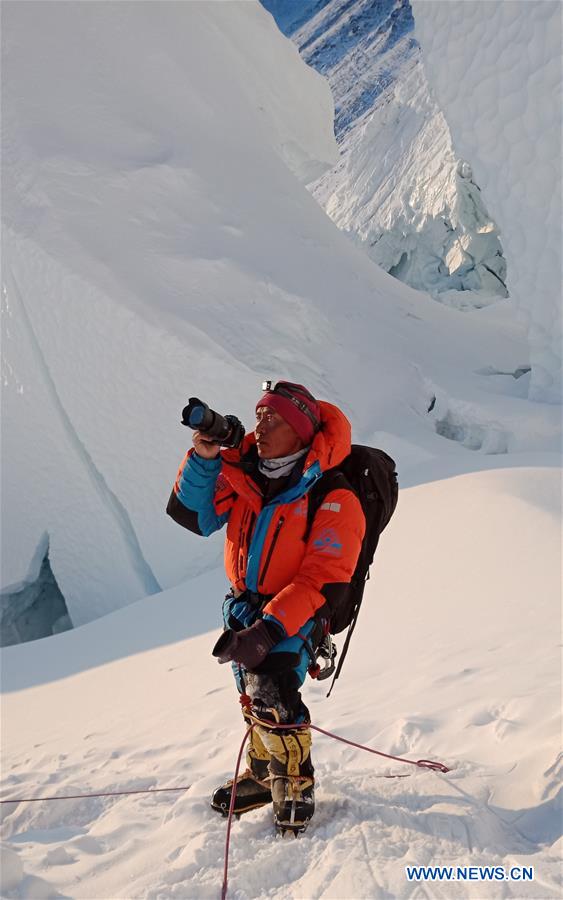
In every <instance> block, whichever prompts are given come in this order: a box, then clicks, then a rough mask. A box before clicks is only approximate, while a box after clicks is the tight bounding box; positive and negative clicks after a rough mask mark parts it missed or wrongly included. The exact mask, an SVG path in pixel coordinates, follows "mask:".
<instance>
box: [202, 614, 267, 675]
mask: <svg viewBox="0 0 563 900" xmlns="http://www.w3.org/2000/svg"><path fill="white" fill-rule="evenodd" d="M284 637H285V634H284V631H283V628H282V626H281V625H276V624H275V622H270V621H268V622H265V621H264V619H258V621H257V622H255V623H254V625H251V626H250V628H243V630H242V631H233V630H232V628H227V629H226V630H225V631H224V632H223V634H222V635H221V637H220V638H219V640H218V641H217V643H216V644H215V646H214V648H213V650H212V653H213V656H216V657H217V658H218V659H219V662H222V663H226V662H238V663H241V665H243V666H244V668H245V669H255V668H256V666H259V665H260V663H261V662H263V660H264V659H265V658H266V656H267V655H268V653H269V652H270V650H271V649H272V647H273V646H274V645H275V644H278V643H279V642H280V641H281V640H283V638H284Z"/></svg>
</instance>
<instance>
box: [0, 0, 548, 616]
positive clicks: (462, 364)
mask: <svg viewBox="0 0 563 900" xmlns="http://www.w3.org/2000/svg"><path fill="white" fill-rule="evenodd" d="M3 35H4V78H3V117H2V125H3V146H4V153H3V166H4V197H3V206H2V214H3V226H4V229H3V234H4V245H3V262H4V284H3V315H2V320H3V328H4V336H3V385H2V387H3V430H2V441H3V465H2V471H1V477H2V490H3V519H4V523H6V524H5V527H4V529H3V534H2V541H3V547H2V587H3V588H5V589H6V590H7V592H8V595H9V596H11V595H12V594H13V593H14V591H15V590H16V589H18V588H21V587H22V586H24V585H25V584H26V583H29V582H33V580H34V579H35V578H36V577H37V576H38V573H39V570H40V565H41V558H42V557H41V551H42V550H43V549H44V548H45V547H46V546H47V545H48V547H49V562H50V565H51V568H52V571H53V575H54V577H55V578H56V581H57V583H58V585H59V587H60V589H61V591H62V594H63V595H64V597H65V600H66V603H67V607H68V610H69V614H70V617H71V619H72V621H73V623H74V624H75V625H80V624H82V623H84V622H87V621H91V620H92V619H94V618H96V617H97V616H99V615H102V614H105V613H107V612H108V611H109V610H112V609H116V608H119V607H120V606H123V605H126V604H127V603H129V602H132V601H133V600H136V599H140V598H141V597H144V596H146V595H147V594H154V593H158V591H159V589H160V588H164V589H166V588H169V587H172V586H174V585H177V584H178V583H179V582H181V581H182V580H184V579H185V578H186V577H187V576H188V575H189V576H191V577H195V576H197V575H198V574H200V573H201V572H203V571H205V570H206V569H207V568H208V567H209V566H216V565H217V564H218V562H219V559H220V556H221V540H220V538H217V539H216V540H211V541H210V542H209V543H207V544H205V546H202V545H201V544H198V545H197V546H196V545H193V546H192V545H190V548H189V549H187V547H186V542H185V536H184V535H183V533H182V532H181V530H180V529H179V528H178V527H177V526H175V525H174V524H173V523H172V522H171V521H170V520H168V519H167V518H166V516H165V515H164V508H165V505H166V501H167V497H168V493H169V490H170V487H171V484H172V481H173V479H174V476H175V472H176V467H177V465H178V462H179V460H180V459H181V458H182V456H183V454H184V452H185V447H186V445H187V444H188V443H189V435H188V434H187V432H186V431H185V429H183V428H182V427H181V426H180V425H179V424H178V422H179V418H180V410H181V409H182V407H183V406H184V404H185V402H186V400H187V398H188V397H189V396H190V395H198V396H200V397H202V398H203V399H204V400H206V401H207V402H209V403H210V405H211V406H213V407H214V408H217V409H219V410H222V411H223V412H232V413H235V414H237V415H239V416H240V417H241V418H242V419H243V421H245V422H246V423H247V425H250V427H252V412H253V408H254V403H255V401H256V396H257V391H258V389H259V385H260V383H261V381H262V379H263V378H265V377H273V378H276V377H291V378H293V379H297V380H299V381H303V382H304V383H307V384H308V385H309V387H310V389H311V390H313V391H315V392H317V393H318V394H319V396H320V397H324V398H326V399H332V400H334V401H336V402H337V403H342V404H343V406H344V407H345V409H346V411H347V412H348V413H349V415H350V417H351V419H352V422H353V424H354V428H355V434H356V435H357V437H358V439H364V440H375V439H376V438H377V437H379V439H380V440H383V441H386V442H387V443H388V444H389V446H390V447H391V449H392V450H393V452H395V453H396V454H397V457H398V460H399V462H400V463H401V462H402V461H403V459H408V460H409V461H411V460H419V461H420V460H421V459H422V460H426V459H430V460H431V459H432V458H434V457H442V456H445V457H448V458H449V457H452V458H457V457H458V456H459V457H460V459H463V460H464V463H463V464H464V465H468V466H473V465H474V463H473V461H471V460H470V457H471V456H472V454H471V452H469V450H476V451H479V452H484V453H497V452H500V453H505V452H507V451H510V452H514V451H521V450H525V449H555V448H556V447H557V446H558V434H559V429H560V424H559V420H558V417H557V415H556V414H555V413H554V411H553V410H550V409H548V408H546V407H543V406H541V405H540V406H538V407H537V408H535V409H533V410H530V409H529V404H528V403H527V402H526V401H525V400H524V399H523V398H524V394H525V390H526V382H527V380H528V376H527V375H526V374H525V367H526V363H527V358H526V353H527V351H526V346H525V342H524V339H523V333H521V331H520V330H519V327H518V326H517V325H516V324H515V323H514V321H513V320H512V318H511V314H510V309H509V308H508V306H507V305H505V306H503V305H502V304H501V307H498V308H493V309H491V310H482V311H481V312H482V315H480V316H479V318H478V319H473V321H471V322H469V321H463V323H461V322H460V321H459V317H458V316H457V315H456V313H455V312H454V311H451V310H447V309H441V308H435V307H436V304H434V303H432V302H431V301H430V299H429V298H428V297H426V296H424V295H420V294H417V293H416V292H414V291H412V290H410V289H409V288H407V287H406V286H405V285H402V284H399V283H398V282H397V281H396V280H395V279H392V278H389V277H388V276H386V275H385V274H384V273H382V272H381V271H380V270H378V269H377V268H376V267H375V266H374V265H373V264H372V263H371V261H370V260H369V259H367V258H366V257H365V255H364V254H362V253H360V252H359V250H357V249H356V248H355V247H353V246H352V245H351V244H350V242H349V241H348V240H347V239H346V237H345V236H344V235H343V234H342V233H341V232H340V231H339V230H338V229H337V228H336V227H335V225H334V224H333V223H332V222H331V221H330V220H329V219H328V218H327V216H326V215H325V214H324V212H323V211H322V210H321V209H320V208H319V206H318V204H317V203H316V202H315V200H314V199H313V198H312V197H311V196H310V195H309V193H308V191H307V190H306V188H305V186H304V184H303V181H308V180H309V179H310V178H311V177H312V176H313V175H315V174H317V175H318V173H319V171H320V170H321V169H322V168H323V167H326V166H327V165H329V164H331V163H332V162H333V161H334V160H335V158H336V153H337V148H336V144H335V142H334V138H333V134H332V115H333V111H332V99H331V96H330V91H329V89H328V86H327V84H326V82H325V81H324V80H323V79H322V78H321V77H320V76H319V75H317V74H316V73H315V72H313V71H312V70H311V69H310V68H308V67H307V66H305V65H304V63H303V62H302V61H301V60H300V58H299V55H298V53H297V50H296V48H295V47H293V46H292V44H291V43H290V42H289V41H287V40H286V39H285V38H283V37H282V36H281V35H280V33H279V31H278V30H277V29H276V27H275V25H274V23H273V21H272V19H271V17H270V16H269V15H268V14H267V13H266V12H265V11H264V10H263V9H262V8H261V7H260V6H259V4H257V3H256V4H255V3H247V2H242V3H238V2H234V3H228V4H213V3H209V4H164V5H161V4H159V5H158V7H157V6H156V5H154V4H67V3H56V4H43V3H33V2H32V3H24V4H21V3H12V2H8V3H6V4H5V5H4V9H3ZM211 59H212V60H213V61H214V65H213V66H210V65H209V61H210V60H211ZM296 176H298V177H296ZM464 318H465V317H464ZM515 373H516V374H518V375H519V376H520V375H521V377H516V374H515ZM522 373H524V374H522Z"/></svg>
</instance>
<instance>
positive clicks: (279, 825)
mask: <svg viewBox="0 0 563 900" xmlns="http://www.w3.org/2000/svg"><path fill="white" fill-rule="evenodd" d="M272 797H273V799H274V825H275V828H276V831H277V832H278V833H279V834H282V835H284V834H286V832H289V833H290V834H293V835H294V836H295V837H297V835H298V834H301V833H302V832H303V831H305V829H306V828H307V825H308V824H309V822H310V820H311V818H312V817H313V813H314V812H315V786H314V779H313V778H312V777H311V778H307V777H306V776H303V777H296V776H293V777H291V776H290V777H287V776H285V777H272Z"/></svg>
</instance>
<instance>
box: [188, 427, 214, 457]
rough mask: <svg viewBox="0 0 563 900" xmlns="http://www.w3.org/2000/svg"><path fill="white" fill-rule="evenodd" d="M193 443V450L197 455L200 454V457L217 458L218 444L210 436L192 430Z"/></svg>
mask: <svg viewBox="0 0 563 900" xmlns="http://www.w3.org/2000/svg"><path fill="white" fill-rule="evenodd" d="M193 445H194V449H195V452H196V453H197V455H198V456H201V458H202V459H217V457H218V456H219V453H220V452H221V447H220V446H219V444H217V443H215V441H214V440H213V439H212V438H209V437H207V435H206V434H201V433H200V432H199V431H194V435H193Z"/></svg>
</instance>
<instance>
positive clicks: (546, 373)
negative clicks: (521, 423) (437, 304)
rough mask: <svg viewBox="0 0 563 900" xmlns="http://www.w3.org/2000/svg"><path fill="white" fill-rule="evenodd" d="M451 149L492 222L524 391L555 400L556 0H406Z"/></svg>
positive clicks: (558, 360) (558, 110)
mask: <svg viewBox="0 0 563 900" xmlns="http://www.w3.org/2000/svg"><path fill="white" fill-rule="evenodd" d="M413 10H414V16H415V23H416V28H415V33H416V36H417V38H418V39H419V41H420V43H421V45H422V49H423V53H424V65H425V68H426V71H427V73H428V76H429V80H430V83H431V84H432V85H433V87H434V89H435V91H436V96H437V99H438V102H439V104H440V106H441V107H442V109H443V110H444V113H445V116H446V119H447V121H448V125H449V127H450V129H451V132H452V137H453V143H454V147H455V150H456V152H457V153H459V154H460V155H462V156H463V157H465V158H466V159H469V160H470V161H471V164H472V166H473V169H474V171H475V178H476V180H477V182H478V183H479V185H480V187H481V188H482V189H483V191H484V192H485V195H486V197H487V201H488V204H489V206H490V210H491V214H492V215H493V216H494V218H495V220H496V222H497V223H498V225H499V227H500V230H501V235H502V242H503V247H504V251H505V255H506V259H507V265H508V289H509V291H510V294H511V296H512V298H513V300H514V302H515V303H516V304H517V305H518V308H519V309H520V310H521V312H522V314H523V316H524V318H525V321H526V323H527V328H528V338H529V345H530V362H531V365H532V377H531V382H530V394H529V396H530V398H531V399H534V400H546V401H550V402H560V400H561V349H562V335H561V108H562V107H561V4H560V3H553V2H550V0H547V2H544V0H537V2H535V3H506V2H503V0H492V2H488V3H483V2H481V0H463V2H460V0H450V2H448V3H443V2H439V0H438V2H436V0H413Z"/></svg>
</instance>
